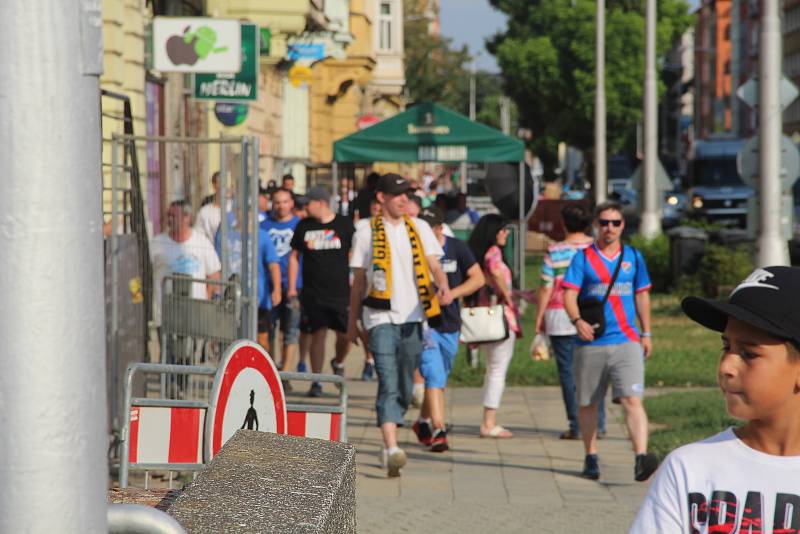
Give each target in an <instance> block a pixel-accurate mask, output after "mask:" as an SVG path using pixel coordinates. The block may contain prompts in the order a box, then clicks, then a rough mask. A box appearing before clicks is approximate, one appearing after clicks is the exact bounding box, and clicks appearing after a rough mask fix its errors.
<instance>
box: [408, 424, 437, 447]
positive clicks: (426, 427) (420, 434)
mask: <svg viewBox="0 0 800 534" xmlns="http://www.w3.org/2000/svg"><path fill="white" fill-rule="evenodd" d="M411 430H413V431H414V434H416V435H417V440H419V442H420V443H422V444H423V445H425V446H428V445H430V444H431V440H432V439H433V431H432V429H431V424H430V423H429V422H427V421H420V420H417V421H414V424H413V425H411Z"/></svg>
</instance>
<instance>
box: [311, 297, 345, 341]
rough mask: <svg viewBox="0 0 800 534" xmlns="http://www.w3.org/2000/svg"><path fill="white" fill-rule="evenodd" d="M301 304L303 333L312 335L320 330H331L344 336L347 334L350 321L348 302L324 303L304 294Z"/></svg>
mask: <svg viewBox="0 0 800 534" xmlns="http://www.w3.org/2000/svg"><path fill="white" fill-rule="evenodd" d="M300 304H301V312H300V330H301V331H302V332H305V333H306V334H310V333H312V332H316V331H317V330H319V329H320V328H330V329H331V330H336V331H337V332H341V333H343V334H344V333H346V332H347V321H348V319H349V317H348V311H347V308H348V306H347V304H348V303H347V301H345V300H342V301H340V302H337V301H330V300H325V301H323V300H319V299H317V298H316V297H315V296H313V295H308V294H306V292H303V295H302V296H301V297H300Z"/></svg>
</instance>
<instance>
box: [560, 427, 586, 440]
mask: <svg viewBox="0 0 800 534" xmlns="http://www.w3.org/2000/svg"><path fill="white" fill-rule="evenodd" d="M558 439H581V435H580V433H579V432H578V431H576V430H572V429H569V430H565V431H564V432H562V433H561V434H560V435H559V436H558Z"/></svg>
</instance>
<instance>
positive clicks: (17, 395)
mask: <svg viewBox="0 0 800 534" xmlns="http://www.w3.org/2000/svg"><path fill="white" fill-rule="evenodd" d="M101 30H102V18H101V15H100V1H99V0H80V1H78V0H72V1H69V2H64V1H63V0H7V1H5V2H3V16H2V18H0V50H2V51H3V53H2V54H0V72H2V75H1V76H0V117H2V122H1V124H2V126H0V176H2V183H3V188H2V194H0V250H2V253H1V254H0V273H2V275H0V299H1V300H2V302H3V307H2V310H0V340H2V343H0V361H2V362H3V371H2V372H1V373H0V429H1V430H2V431H0V458H2V459H3V461H2V462H0V481H2V483H0V532H104V531H105V530H106V487H107V483H108V469H107V458H106V447H107V444H108V437H107V429H106V421H107V418H106V390H105V380H106V374H105V332H104V328H105V326H104V325H105V321H104V302H103V232H102V226H103V225H102V212H101V210H102V207H101V184H102V176H101V167H100V162H101V152H100V145H101V139H100V91H99V80H98V76H99V74H100V72H101V70H102V58H103V55H102V35H101Z"/></svg>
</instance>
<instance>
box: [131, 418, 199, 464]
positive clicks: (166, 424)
mask: <svg viewBox="0 0 800 534" xmlns="http://www.w3.org/2000/svg"><path fill="white" fill-rule="evenodd" d="M205 420H206V410H205V409H204V408H161V407H157V408H156V407H149V406H132V407H131V421H130V436H129V439H130V449H129V454H128V460H129V462H130V463H131V464H166V463H170V464H178V463H190V464H202V463H203V433H204V432H205Z"/></svg>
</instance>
